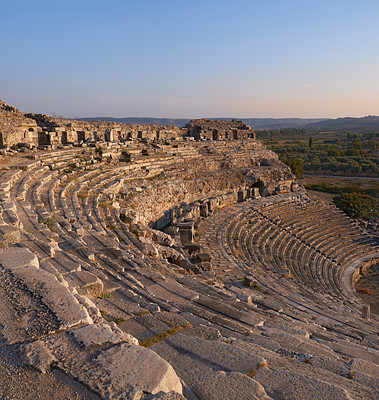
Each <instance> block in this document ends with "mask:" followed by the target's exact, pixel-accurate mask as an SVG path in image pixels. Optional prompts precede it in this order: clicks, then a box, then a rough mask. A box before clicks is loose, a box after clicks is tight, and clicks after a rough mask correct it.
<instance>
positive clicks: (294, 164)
mask: <svg viewBox="0 0 379 400" xmlns="http://www.w3.org/2000/svg"><path fill="white" fill-rule="evenodd" d="M284 163H285V164H287V165H288V166H289V167H290V168H291V171H292V173H293V174H294V175H295V176H296V177H297V178H301V177H302V176H303V172H304V166H303V161H302V160H300V159H299V158H288V159H286V160H284Z"/></svg>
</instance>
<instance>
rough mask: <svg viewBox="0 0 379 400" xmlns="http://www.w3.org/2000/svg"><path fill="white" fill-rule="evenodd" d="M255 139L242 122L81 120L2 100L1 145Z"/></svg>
mask: <svg viewBox="0 0 379 400" xmlns="http://www.w3.org/2000/svg"><path fill="white" fill-rule="evenodd" d="M184 138H187V139H189V138H194V139H196V140H215V139H220V140H221V139H222V140H232V139H248V138H252V139H255V133H254V131H253V130H252V129H251V127H249V126H248V125H246V124H244V123H243V122H242V121H236V120H233V121H211V120H204V119H201V120H194V121H191V122H190V123H189V124H187V125H186V127H185V128H179V127H177V126H174V125H168V126H158V125H136V124H123V123H116V122H108V121H94V122H86V121H78V120H68V119H63V118H56V117H50V116H48V115H44V114H32V113H28V114H24V113H22V112H21V111H19V110H17V109H16V108H15V107H12V106H9V105H8V104H6V103H4V102H3V101H1V100H0V148H2V147H11V146H15V145H25V146H30V147H33V146H38V145H44V146H53V147H55V146H58V145H67V144H77V143H83V142H84V143H94V142H98V141H104V142H125V141H130V140H135V139H140V140H148V141H164V140H179V139H184Z"/></svg>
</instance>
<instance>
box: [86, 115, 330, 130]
mask: <svg viewBox="0 0 379 400" xmlns="http://www.w3.org/2000/svg"><path fill="white" fill-rule="evenodd" d="M207 119H213V120H217V119H220V120H226V121H231V120H232V119H237V120H241V121H243V122H245V123H246V124H248V125H250V126H251V127H252V128H253V129H280V128H289V127H291V128H298V127H303V126H305V125H308V124H313V123H318V122H321V121H327V120H326V119H322V118H311V119H303V118H224V117H219V118H207ZM79 120H81V121H113V122H120V123H123V124H140V125H144V124H154V125H177V126H179V127H183V126H185V125H186V124H188V122H190V121H191V120H190V119H185V118H180V119H174V118H148V117H146V118H144V117H126V118H113V117H89V118H88V117H87V118H79Z"/></svg>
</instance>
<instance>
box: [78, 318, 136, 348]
mask: <svg viewBox="0 0 379 400" xmlns="http://www.w3.org/2000/svg"><path fill="white" fill-rule="evenodd" d="M71 334H72V336H73V337H74V339H75V340H76V341H77V342H78V343H79V344H81V345H83V346H85V347H86V348H88V349H89V348H92V347H97V346H98V347H109V346H111V345H116V344H119V343H127V344H130V345H132V344H135V345H138V340H137V339H136V338H134V337H133V336H132V335H129V334H128V333H125V332H123V331H122V330H121V329H119V328H118V327H117V326H116V324H114V323H113V324H110V325H108V324H104V323H103V324H93V325H86V326H83V327H82V328H78V329H75V330H72V331H71Z"/></svg>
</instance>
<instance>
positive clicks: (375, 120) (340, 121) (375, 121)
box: [305, 115, 379, 131]
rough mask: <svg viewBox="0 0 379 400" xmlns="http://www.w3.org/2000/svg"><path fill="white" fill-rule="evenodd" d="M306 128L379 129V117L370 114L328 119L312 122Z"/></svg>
mask: <svg viewBox="0 0 379 400" xmlns="http://www.w3.org/2000/svg"><path fill="white" fill-rule="evenodd" d="M305 128H311V129H317V130H324V129H325V130H343V131H355V130H360V129H365V130H379V117H377V116H375V115H369V116H367V117H362V118H353V117H346V118H337V119H328V120H323V121H320V122H314V123H310V124H308V125H306V126H305Z"/></svg>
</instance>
